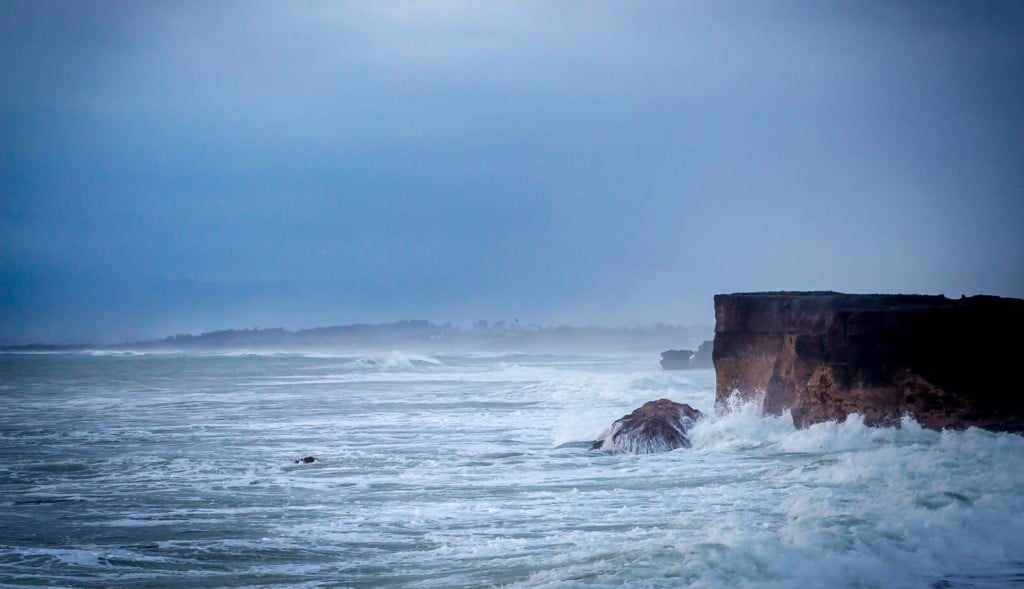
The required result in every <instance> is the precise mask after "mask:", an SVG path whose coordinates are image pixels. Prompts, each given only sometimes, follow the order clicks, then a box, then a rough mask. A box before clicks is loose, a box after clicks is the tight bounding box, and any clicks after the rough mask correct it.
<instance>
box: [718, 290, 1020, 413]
mask: <svg viewBox="0 0 1024 589" xmlns="http://www.w3.org/2000/svg"><path fill="white" fill-rule="evenodd" d="M1022 337H1024V300H1020V299H1008V298H1000V297H992V296H973V297H961V298H960V299H948V298H946V297H944V296H929V295H887V294H842V293H837V292H765V293H735V294H720V295H716V296H715V340H714V352H713V359H714V365H715V375H716V380H717V391H716V402H717V403H719V404H722V403H724V402H725V401H726V400H727V399H728V398H729V396H730V395H732V394H736V395H739V396H740V398H743V399H751V398H762V399H763V409H764V411H765V412H767V413H774V414H778V413H782V412H783V411H785V410H786V409H789V410H790V411H791V413H792V416H793V422H794V423H795V424H796V426H797V427H806V426H808V425H811V424H813V423H818V422H822V421H830V420H838V421H843V420H844V419H846V417H847V415H849V414H850V413H859V414H861V415H863V416H864V419H865V422H866V423H868V424H871V425H889V424H895V423H898V422H899V419H900V417H901V416H903V415H905V414H911V415H913V416H914V418H915V419H917V421H918V422H919V423H921V425H923V426H925V427H929V428H934V429H942V428H947V427H952V428H964V427H970V426H978V427H982V428H986V429H991V430H997V431H1015V432H1024V384H1022V382H1021V380H1020V378H1019V377H1018V376H1017V374H1016V372H1015V371H1014V370H1012V368H1013V367H1014V366H1017V365H1020V363H1021V362H1022V361H1024V345H1022V339H1021V338H1022Z"/></svg>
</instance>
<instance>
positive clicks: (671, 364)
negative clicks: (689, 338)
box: [661, 350, 693, 370]
mask: <svg viewBox="0 0 1024 589" xmlns="http://www.w3.org/2000/svg"><path fill="white" fill-rule="evenodd" d="M692 355H693V351H692V350H666V351H664V352H662V353H661V367H662V369H664V370H689V368H690V356H692Z"/></svg>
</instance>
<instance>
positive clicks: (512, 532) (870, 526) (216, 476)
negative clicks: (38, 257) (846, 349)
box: [0, 351, 1024, 588]
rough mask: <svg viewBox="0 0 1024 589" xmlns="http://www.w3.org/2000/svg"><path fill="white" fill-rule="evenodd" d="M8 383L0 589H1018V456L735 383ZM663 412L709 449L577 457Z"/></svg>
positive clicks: (76, 376)
mask: <svg viewBox="0 0 1024 589" xmlns="http://www.w3.org/2000/svg"><path fill="white" fill-rule="evenodd" d="M0 376H2V378H0V529H2V530H3V533H2V534H0V584H3V585H5V586H30V585H50V584H57V585H65V586H84V587H109V586H170V587H213V586H239V585H246V586H268V585H277V586H301V587H317V586H339V585H340V586H353V587H360V586H382V585H383V586H403V587H459V586H465V587H479V586H489V585H493V586H523V587H527V586H529V587H536V586H541V587H545V586H547V587H565V586H609V587H611V586H622V585H624V584H625V585H628V586H644V587H680V586H693V587H780V588H781V587H794V588H795V587H809V586H831V587H1005V586H1010V585H1021V584H1022V583H1024V534H1022V533H1021V532H1022V530H1024V437H1021V436H1017V435H1011V434H996V433H991V432H985V431H981V430H977V429H970V430H967V431H963V432H952V431H948V432H935V431H930V430H924V429H922V428H920V427H919V426H918V425H917V424H916V423H915V422H913V421H912V420H910V419H906V420H904V422H903V424H902V425H903V427H901V428H868V427H865V426H864V425H863V422H862V421H861V420H859V419H857V418H856V417H854V418H851V419H849V420H848V421H847V422H846V423H843V424H835V423H826V424H820V425H816V426H814V427H811V428H809V429H807V430H801V431H797V430H795V429H794V428H793V426H792V422H791V420H790V419H789V416H788V415H784V416H781V417H763V416H761V415H760V414H759V413H758V411H757V409H756V407H754V406H752V405H738V406H735V407H733V410H732V411H731V412H729V413H726V414H722V415H718V414H715V412H714V410H713V401H714V373H713V371H710V370H704V371H692V372H674V373H669V372H663V371H661V370H660V369H659V368H658V365H657V358H656V357H652V356H641V355H622V354H617V355H585V356H584V355H575V356H573V355H565V354H548V355H539V354H535V355H526V354H502V353H487V354H467V353H460V354H447V355H446V354H432V355H417V354H407V353H403V352H400V351H386V352H381V353H373V354H359V355H355V354H352V355H346V354H312V355H306V354H280V353H278V354H272V353H271V354H253V353H245V354H208V355H190V354H124V353H116V354H114V353H105V354H35V355H31V354H2V355H0ZM662 397H665V398H670V399H673V400H675V401H679V402H685V403H689V404H691V405H693V406H694V407H696V408H698V409H701V410H703V411H704V412H705V413H707V414H708V415H709V417H708V418H706V419H705V420H704V421H702V422H700V423H699V424H698V425H697V426H696V427H695V428H694V429H693V430H692V432H691V440H692V442H693V447H692V448H691V449H688V450H677V451H673V452H668V453H663V454H650V455H631V454H613V453H606V452H590V451H588V450H586V449H585V447H584V446H583V445H582V444H573V442H585V441H589V440H593V439H594V438H596V437H597V436H598V435H599V434H600V433H601V431H602V430H604V429H605V428H607V427H608V426H609V425H610V424H611V422H612V421H613V420H614V419H616V418H618V417H621V416H622V415H623V414H625V413H628V412H629V411H631V410H632V409H634V408H636V407H637V406H639V405H640V404H642V403H643V402H645V401H648V400H653V399H658V398H662ZM307 455H312V456H316V457H317V459H318V460H317V461H316V462H314V463H312V464H295V462H294V461H295V460H296V459H299V458H302V457H304V456H307Z"/></svg>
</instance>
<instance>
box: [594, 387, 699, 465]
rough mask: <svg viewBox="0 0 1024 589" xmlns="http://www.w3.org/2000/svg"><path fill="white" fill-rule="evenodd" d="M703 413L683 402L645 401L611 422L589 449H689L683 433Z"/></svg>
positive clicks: (648, 451)
mask: <svg viewBox="0 0 1024 589" xmlns="http://www.w3.org/2000/svg"><path fill="white" fill-rule="evenodd" d="M702 416H703V414H702V413H701V412H700V411H698V410H696V409H694V408H693V407H690V406H689V405H687V404H686V403H676V402H675V401H669V400H668V399H658V400H657V401H648V402H647V403H644V404H643V405H641V406H640V408H638V409H636V410H635V411H633V412H632V413H630V414H629V415H624V416H623V417H621V418H620V419H617V420H615V422H614V423H612V427H611V429H609V430H608V433H607V434H605V435H604V436H603V437H602V438H601V439H599V440H597V441H595V442H594V443H593V444H592V445H591V446H590V449H591V450H612V451H615V452H630V453H633V454H651V453H653V452H667V451H669V450H675V449H676V448H689V447H690V439H689V438H688V437H687V436H686V433H687V432H688V431H689V430H690V428H691V427H693V424H694V423H696V422H697V420H698V419H700V418H701V417H702Z"/></svg>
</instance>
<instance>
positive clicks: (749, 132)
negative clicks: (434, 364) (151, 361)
mask: <svg viewBox="0 0 1024 589" xmlns="http://www.w3.org/2000/svg"><path fill="white" fill-rule="evenodd" d="M1021 104H1024V4H1020V3H1014V2H990V3H984V4H975V3H962V2H952V1H939V2H905V3H899V4H891V3H885V2H863V3H820V2H810V1H787V2H778V3H770V4H766V3H754V2H687V3H677V2H658V1H654V2H647V3H620V2H596V3H587V4H578V3H571V2H559V1H555V2H489V3H486V4H473V3H464V2H412V1H410V2H393V3H380V4H376V3H357V2H313V1H310V2H296V3H288V4H277V3H270V2H236V1H223V2H173V3H172V2H167V3H137V2H128V1H108V0H100V1H95V2H88V3H82V2H72V1H69V0H56V1H53V0H44V1H38V2H19V1H14V0H0V137H3V142H2V145H0V148H2V149H0V210H2V213H0V343H27V342H38V341H44V342H60V343H67V342H74V341H90V342H118V341H128V340H133V339H149V338H159V337H164V336H167V335H172V334H176V333H200V332H204V331H212V330H217V329H227V328H245V327H252V326H259V327H284V328H287V329H302V328H308V327H316V326H326V325H343V324H352V323H384V322H390V321H396V320H401V319H412V318H422V319H428V320H431V321H435V322H445V321H451V322H453V323H456V324H459V325H468V324H471V323H472V322H473V321H475V320H478V319H487V320H491V321H493V320H498V319H505V320H507V321H512V320H513V319H515V318H518V320H519V321H520V322H521V323H533V324H557V323H565V324H573V325H586V324H592V325H606V326H628V325H636V324H653V323H657V322H664V323H668V324H673V325H703V324H713V322H714V314H713V303H712V296H713V295H714V294H716V293H726V292H742V291H764V290H836V291H841V292H850V293H870V292H883V293H918V294H934V295H938V294H945V295H946V296H949V297H951V298H956V297H959V296H960V295H961V294H964V295H974V294H988V295H997V296H1008V297H1016V298H1024V264H1022V263H1021V259H1022V253H1024V231H1022V230H1021V228H1022V227H1024V109H1022V108H1021V106H1020V105H1021Z"/></svg>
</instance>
